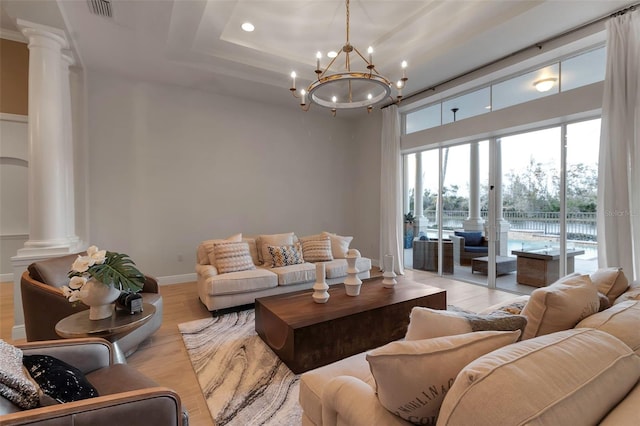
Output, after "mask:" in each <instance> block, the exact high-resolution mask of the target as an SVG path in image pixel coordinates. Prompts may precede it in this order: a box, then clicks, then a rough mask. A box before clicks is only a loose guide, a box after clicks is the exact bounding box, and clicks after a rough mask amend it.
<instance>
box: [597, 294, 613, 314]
mask: <svg viewBox="0 0 640 426" xmlns="http://www.w3.org/2000/svg"><path fill="white" fill-rule="evenodd" d="M598 300H599V301H600V307H599V308H598V312H602V311H604V310H605V309H608V308H609V307H610V306H611V301H610V300H609V298H608V297H607V295H606V294H602V293H600V292H598Z"/></svg>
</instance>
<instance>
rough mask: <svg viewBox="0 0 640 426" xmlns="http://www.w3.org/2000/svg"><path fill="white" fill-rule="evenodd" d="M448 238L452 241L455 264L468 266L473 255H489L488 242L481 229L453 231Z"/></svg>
mask: <svg viewBox="0 0 640 426" xmlns="http://www.w3.org/2000/svg"><path fill="white" fill-rule="evenodd" d="M449 238H450V239H451V241H453V259H454V262H455V263H456V264H459V265H462V266H470V265H471V259H473V258H474V257H482V256H488V255H489V244H488V241H487V240H486V239H485V238H484V237H483V236H482V232H481V231H464V232H463V231H455V232H454V234H453V235H451V236H450V237H449Z"/></svg>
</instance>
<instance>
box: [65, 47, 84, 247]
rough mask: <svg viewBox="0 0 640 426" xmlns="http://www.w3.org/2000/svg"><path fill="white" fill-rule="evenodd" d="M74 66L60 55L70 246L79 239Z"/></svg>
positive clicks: (71, 57) (68, 57)
mask: <svg viewBox="0 0 640 426" xmlns="http://www.w3.org/2000/svg"><path fill="white" fill-rule="evenodd" d="M73 65H75V61H74V59H73V56H71V54H69V53H64V54H63V55H62V70H61V71H62V72H61V78H62V80H61V88H62V103H63V106H62V123H63V131H64V137H63V140H64V149H65V155H64V157H65V159H66V160H67V165H66V167H65V169H64V172H65V175H64V187H65V191H66V197H65V198H66V202H65V206H66V210H67V211H66V229H67V238H68V240H69V243H70V245H71V246H74V245H76V244H78V242H79V241H80V239H79V238H78V236H77V235H76V211H75V205H76V200H75V180H74V161H73V158H74V149H73V120H72V116H71V87H70V83H69V67H71V66H73Z"/></svg>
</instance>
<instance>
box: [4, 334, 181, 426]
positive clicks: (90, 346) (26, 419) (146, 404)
mask: <svg viewBox="0 0 640 426" xmlns="http://www.w3.org/2000/svg"><path fill="white" fill-rule="evenodd" d="M17 347H18V348H20V349H21V350H22V351H23V353H24V354H25V355H50V356H53V357H55V358H58V359H60V360H62V361H64V362H66V363H67V364H71V365H72V366H74V367H76V368H78V369H79V370H80V371H81V372H82V374H83V375H84V376H85V377H86V379H87V380H88V381H89V383H91V384H92V385H93V386H94V387H95V388H96V390H97V391H98V394H99V396H97V397H95V398H89V399H83V400H80V401H74V402H67V403H54V404H53V405H47V406H43V407H38V408H33V409H30V410H23V409H22V408H20V407H18V406H16V405H14V404H13V403H12V402H11V401H9V400H8V399H6V398H4V397H2V396H0V424H2V425H6V426H10V425H11V426H13V425H64V426H67V425H68V426H72V425H75V426H82V425H86V426H88V425H91V426H112V425H127V426H146V425H163V426H174V425H175V426H186V425H188V423H189V418H188V415H187V413H186V411H185V410H184V409H183V407H182V403H181V401H180V397H179V396H178V394H176V393H175V392H174V391H172V390H171V389H168V388H165V387H160V386H159V385H158V384H157V383H155V382H154V381H153V380H151V379H149V378H148V377H146V376H144V375H143V374H142V373H140V372H139V371H138V370H136V369H135V368H133V367H130V366H129V365H127V364H116V363H114V348H113V346H112V345H111V343H109V342H108V341H106V340H104V339H98V338H83V339H67V340H53V341H42V342H31V343H26V344H22V345H17Z"/></svg>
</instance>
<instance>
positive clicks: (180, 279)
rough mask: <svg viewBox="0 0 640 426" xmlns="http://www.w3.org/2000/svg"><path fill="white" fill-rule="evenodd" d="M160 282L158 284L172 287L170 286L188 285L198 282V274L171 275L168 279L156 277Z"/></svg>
mask: <svg viewBox="0 0 640 426" xmlns="http://www.w3.org/2000/svg"><path fill="white" fill-rule="evenodd" d="M156 279H157V280H158V284H160V285H170V284H181V283H188V282H192V281H196V280H197V279H198V278H197V275H196V273H195V272H194V273H191V274H182V275H169V276H166V277H156Z"/></svg>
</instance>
